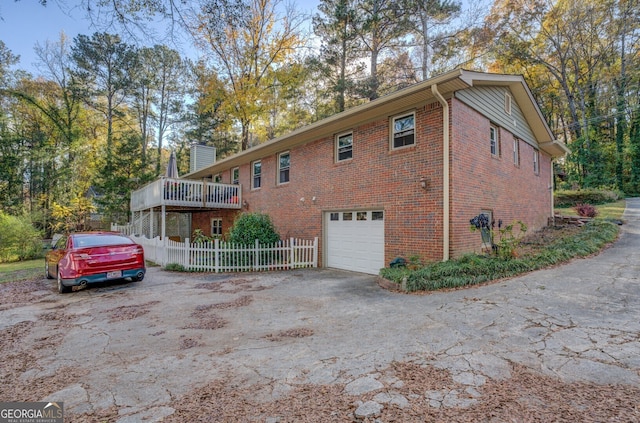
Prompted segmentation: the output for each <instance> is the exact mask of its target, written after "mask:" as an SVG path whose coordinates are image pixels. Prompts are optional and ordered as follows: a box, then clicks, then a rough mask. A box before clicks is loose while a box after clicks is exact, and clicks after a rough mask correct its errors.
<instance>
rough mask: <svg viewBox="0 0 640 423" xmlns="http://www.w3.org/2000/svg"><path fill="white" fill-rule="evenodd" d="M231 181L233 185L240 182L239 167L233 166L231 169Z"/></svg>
mask: <svg viewBox="0 0 640 423" xmlns="http://www.w3.org/2000/svg"><path fill="white" fill-rule="evenodd" d="M231 183H232V184H233V185H238V184H239V183H240V168H239V167H234V168H233V169H231Z"/></svg>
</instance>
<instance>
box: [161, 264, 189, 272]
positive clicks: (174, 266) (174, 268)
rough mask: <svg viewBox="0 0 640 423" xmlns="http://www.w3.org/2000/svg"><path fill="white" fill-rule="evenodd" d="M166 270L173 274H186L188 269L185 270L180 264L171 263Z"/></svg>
mask: <svg viewBox="0 0 640 423" xmlns="http://www.w3.org/2000/svg"><path fill="white" fill-rule="evenodd" d="M164 270H168V271H171V272H186V271H187V269H185V268H184V266H183V265H181V264H178V263H169V264H167V265H166V266H165V267H164Z"/></svg>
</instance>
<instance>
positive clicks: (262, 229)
mask: <svg viewBox="0 0 640 423" xmlns="http://www.w3.org/2000/svg"><path fill="white" fill-rule="evenodd" d="M256 239H257V240H258V242H259V243H260V244H275V243H276V242H278V241H280V235H278V232H277V231H276V228H275V226H274V225H273V222H272V221H271V218H270V217H269V215H268V214H264V213H242V214H241V215H239V216H238V217H237V218H236V220H235V222H233V227H231V229H230V230H229V241H230V242H233V243H236V244H243V245H251V244H254V243H255V242H256Z"/></svg>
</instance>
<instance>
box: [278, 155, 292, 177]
mask: <svg viewBox="0 0 640 423" xmlns="http://www.w3.org/2000/svg"><path fill="white" fill-rule="evenodd" d="M290 167H291V155H290V154H289V152H288V151H287V152H286V153H280V154H279V155H278V175H279V176H278V183H279V184H286V183H287V182H289V168H290Z"/></svg>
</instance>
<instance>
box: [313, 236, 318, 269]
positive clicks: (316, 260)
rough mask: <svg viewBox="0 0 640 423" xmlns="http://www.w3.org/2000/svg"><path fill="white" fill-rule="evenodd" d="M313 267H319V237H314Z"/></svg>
mask: <svg viewBox="0 0 640 423" xmlns="http://www.w3.org/2000/svg"><path fill="white" fill-rule="evenodd" d="M313 267H318V237H315V238H314V239H313Z"/></svg>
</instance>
